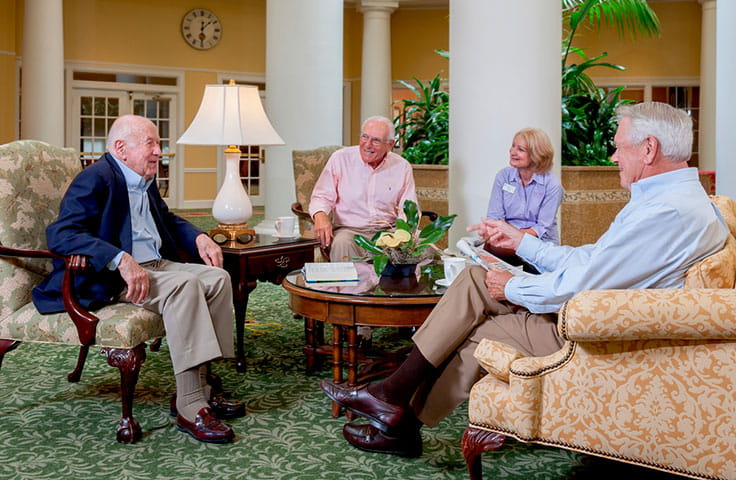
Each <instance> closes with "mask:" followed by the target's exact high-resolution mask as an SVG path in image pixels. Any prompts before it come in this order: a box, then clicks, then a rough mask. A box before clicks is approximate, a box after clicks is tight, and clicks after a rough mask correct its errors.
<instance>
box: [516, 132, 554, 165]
mask: <svg viewBox="0 0 736 480" xmlns="http://www.w3.org/2000/svg"><path fill="white" fill-rule="evenodd" d="M517 138H520V139H521V140H523V141H524V143H526V148H527V151H528V152H529V159H531V161H532V165H533V170H534V172H535V173H547V172H549V171H550V169H551V168H552V159H553V158H554V156H555V149H554V148H553V147H552V141H551V140H550V139H549V136H548V135H547V134H546V133H544V131H543V130H540V129H538V128H524V129H521V130H519V131H518V132H516V134H515V135H514V140H516V139H517Z"/></svg>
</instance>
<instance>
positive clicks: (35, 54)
mask: <svg viewBox="0 0 736 480" xmlns="http://www.w3.org/2000/svg"><path fill="white" fill-rule="evenodd" d="M24 10H25V16H24V18H23V61H22V69H23V70H22V81H21V105H20V110H21V134H20V136H21V138H25V139H33V140H43V141H45V142H48V143H50V144H52V145H58V146H64V27H63V22H62V0H25V8H24Z"/></svg>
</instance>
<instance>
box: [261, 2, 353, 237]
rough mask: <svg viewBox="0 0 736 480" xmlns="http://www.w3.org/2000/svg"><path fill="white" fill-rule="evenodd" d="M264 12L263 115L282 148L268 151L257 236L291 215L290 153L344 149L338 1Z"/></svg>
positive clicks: (274, 6)
mask: <svg viewBox="0 0 736 480" xmlns="http://www.w3.org/2000/svg"><path fill="white" fill-rule="evenodd" d="M266 8H267V10H266V12H267V13H266V16H267V18H266V112H267V114H268V117H269V119H270V120H271V123H272V124H273V126H274V128H275V129H276V131H277V132H278V133H279V135H281V138H283V139H284V141H285V142H286V145H284V146H280V147H268V149H267V155H266V167H265V168H266V171H265V183H266V185H265V188H266V194H265V197H266V221H265V222H264V223H263V224H261V225H259V226H258V227H257V228H256V230H259V229H260V230H261V231H267V230H268V229H272V228H273V220H274V219H275V218H276V217H278V216H280V215H290V214H291V210H290V206H291V204H292V203H293V202H294V199H295V193H294V173H293V170H292V162H291V152H292V151H293V150H302V149H311V148H316V147H320V146H323V145H341V144H342V83H343V67H342V43H343V37H342V24H343V2H342V0H299V1H298V2H294V1H291V0H268V2H267V4H266ZM326 26H328V27H326Z"/></svg>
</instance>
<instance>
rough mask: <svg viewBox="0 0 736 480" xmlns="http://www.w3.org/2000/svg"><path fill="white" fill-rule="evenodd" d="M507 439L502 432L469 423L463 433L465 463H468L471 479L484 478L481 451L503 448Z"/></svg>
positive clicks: (478, 479)
mask: <svg viewBox="0 0 736 480" xmlns="http://www.w3.org/2000/svg"><path fill="white" fill-rule="evenodd" d="M505 439H506V437H505V436H504V435H501V434H500V433H495V432H489V431H488V430H483V429H480V428H476V427H473V426H472V425H468V428H466V429H465V433H464V434H463V456H464V457H465V463H466V464H467V465H468V475H469V476H470V480H482V479H483V465H482V463H481V453H483V452H485V451H487V450H496V449H499V448H501V446H503V442H504V440H505Z"/></svg>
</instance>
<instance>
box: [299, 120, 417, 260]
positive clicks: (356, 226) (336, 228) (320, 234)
mask: <svg viewBox="0 0 736 480" xmlns="http://www.w3.org/2000/svg"><path fill="white" fill-rule="evenodd" d="M360 131H361V134H360V145H358V146H354V147H347V148H343V149H340V150H338V151H337V152H335V153H334V154H332V156H331V157H330V159H329V160H328V161H327V165H325V169H324V170H323V171H322V174H321V175H320V177H319V179H318V180H317V183H316V184H315V186H314V190H313V191H312V198H311V200H310V202H309V214H310V215H311V216H312V219H314V233H315V236H316V238H318V239H319V241H320V242H321V243H322V245H323V246H329V247H330V260H331V261H333V262H340V261H350V260H351V257H361V256H363V255H365V252H364V251H363V249H361V248H359V247H358V246H357V245H355V242H354V241H353V236H354V235H355V234H356V233H359V234H361V235H364V236H365V237H367V238H371V237H372V236H373V235H374V234H375V233H376V232H379V231H382V230H388V229H391V228H393V227H394V224H395V223H396V218H397V217H398V216H400V215H401V216H403V210H402V207H403V205H404V201H405V200H412V201H414V202H416V201H417V194H416V191H415V188H414V175H413V173H412V169H411V165H410V164H409V162H407V161H406V160H404V159H403V158H402V157H401V156H400V155H397V154H395V153H393V152H391V148H392V147H393V144H394V125H393V123H392V122H391V120H389V119H388V118H386V117H379V116H376V117H370V118H368V119H366V120H365V122H363V127H362V128H361V130H360ZM330 214H332V220H330V217H329V216H330Z"/></svg>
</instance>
